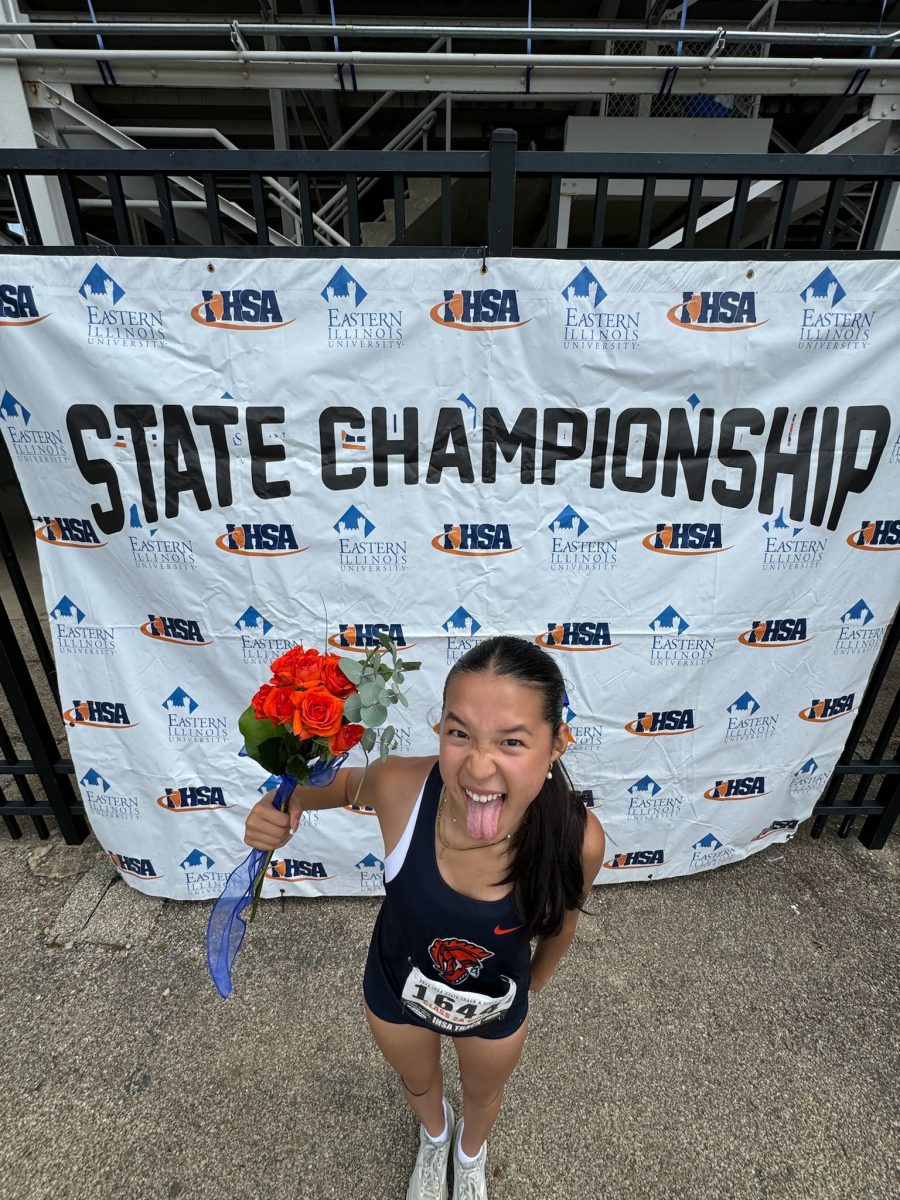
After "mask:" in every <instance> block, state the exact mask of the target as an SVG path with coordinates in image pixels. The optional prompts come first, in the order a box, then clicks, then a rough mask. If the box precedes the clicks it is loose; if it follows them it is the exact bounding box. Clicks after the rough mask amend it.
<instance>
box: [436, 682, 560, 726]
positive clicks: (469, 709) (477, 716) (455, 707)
mask: <svg viewBox="0 0 900 1200" xmlns="http://www.w3.org/2000/svg"><path fill="white" fill-rule="evenodd" d="M444 710H445V712H452V713H453V714H454V715H455V716H457V717H461V718H462V719H463V720H464V721H467V722H468V721H471V722H473V723H476V722H477V723H478V724H482V725H486V726H491V727H494V728H498V729H503V728H510V727H511V726H513V725H527V726H530V727H535V726H537V725H542V724H544V723H545V722H544V696H543V692H542V691H541V689H540V688H538V687H534V686H533V685H530V684H527V683H522V682H520V681H519V680H518V679H515V678H514V677H512V676H510V675H494V674H493V673H491V672H487V671H484V672H477V673H474V672H462V671H461V672H459V673H458V674H456V675H453V676H451V678H450V679H449V680H448V681H447V695H446V703H445V705H444Z"/></svg>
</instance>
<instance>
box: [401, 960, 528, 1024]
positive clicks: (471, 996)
mask: <svg viewBox="0 0 900 1200" xmlns="http://www.w3.org/2000/svg"><path fill="white" fill-rule="evenodd" d="M503 978H504V979H506V981H507V983H508V984H509V988H508V990H507V992H506V994H505V995H503V996H483V995H479V993H478V992H464V991H463V990H462V989H461V988H454V987H450V985H449V984H446V983H436V982H435V981H434V980H433V979H429V978H428V977H427V976H426V975H423V974H422V972H421V971H420V970H419V968H418V967H413V969H412V970H411V971H410V973H409V975H407V977H406V983H405V984H404V985H403V992H402V996H403V1002H404V1004H405V1005H406V1006H407V1008H409V1009H411V1010H412V1011H413V1012H414V1013H415V1014H416V1016H417V1017H421V1018H422V1019H423V1020H425V1021H428V1022H429V1023H430V1024H431V1025H433V1026H434V1027H435V1028H436V1029H439V1030H441V1032H443V1033H459V1032H461V1031H464V1030H469V1029H475V1028H477V1027H478V1026H479V1025H485V1024H486V1023H487V1022H488V1021H496V1019H497V1018H498V1017H502V1016H503V1014H504V1013H505V1012H507V1011H508V1010H509V1009H510V1008H511V1007H512V1005H513V1001H514V1000H515V998H516V985H515V982H514V981H513V980H512V979H509V978H507V976H505V975H504V976H503Z"/></svg>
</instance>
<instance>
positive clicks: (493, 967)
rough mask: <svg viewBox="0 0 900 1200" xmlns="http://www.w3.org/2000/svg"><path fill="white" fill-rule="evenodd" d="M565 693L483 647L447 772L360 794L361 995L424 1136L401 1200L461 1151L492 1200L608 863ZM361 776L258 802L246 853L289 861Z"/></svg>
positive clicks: (537, 660) (460, 667)
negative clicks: (585, 796) (452, 1052)
mask: <svg viewBox="0 0 900 1200" xmlns="http://www.w3.org/2000/svg"><path fill="white" fill-rule="evenodd" d="M563 695H564V687H563V680H562V676H561V675H560V673H559V669H558V668H557V666H556V664H555V662H554V661H553V659H552V658H551V656H550V655H549V654H547V653H545V652H544V651H543V650H540V649H538V647H537V646H535V645H534V644H533V643H531V642H526V641H524V640H522V639H519V638H513V637H497V638H490V639H487V640H485V641H484V642H482V643H480V644H479V645H478V646H476V647H475V648H473V649H472V650H470V651H469V652H468V653H467V654H465V655H464V656H463V657H462V658H461V659H460V660H459V661H458V662H457V663H455V664H454V666H453V667H452V668H451V670H450V673H449V675H448V676H447V681H446V683H445V685H444V702H443V711H442V715H441V723H440V754H439V756H438V757H437V758H434V757H430V758H393V757H391V758H388V759H387V760H386V761H384V762H379V763H376V764H374V765H373V766H372V767H371V768H370V769H369V771H368V773H367V774H366V776H365V778H364V780H363V785H362V792H361V794H360V797H359V802H360V803H365V804H368V805H371V807H372V808H374V809H375V811H376V813H377V814H378V820H379V822H380V824H381V832H382V836H383V838H384V846H385V851H386V855H385V872H384V883H385V892H386V899H385V901H384V904H383V905H382V908H381V910H380V912H379V914H378V918H377V920H376V923H375V929H374V932H373V934H372V942H371V946H370V948H369V955H368V959H367V962H366V970H365V978H364V982H363V992H364V995H365V1011H366V1017H367V1019H368V1022H369V1025H370V1027H371V1030H372V1035H373V1037H374V1038H375V1041H376V1042H377V1044H378V1047H379V1049H380V1050H381V1052H382V1054H383V1055H384V1057H385V1058H386V1059H387V1061H388V1062H389V1063H390V1065H391V1066H392V1067H393V1068H394V1070H395V1071H396V1072H397V1074H398V1075H399V1077H400V1083H401V1086H402V1089H403V1094H404V1096H405V1097H406V1100H407V1102H408V1103H409V1106H410V1107H411V1108H412V1110H413V1112H414V1113H415V1114H416V1116H417V1117H418V1118H419V1121H420V1122H421V1128H420V1132H419V1153H418V1158H417V1159H416V1165H415V1170H414V1171H413V1174H412V1178H411V1179H410V1182H409V1188H408V1190H407V1200H446V1197H447V1168H448V1160H449V1159H450V1157H451V1150H452V1157H453V1175H454V1182H453V1200H486V1197H487V1190H486V1184H485V1158H486V1152H487V1148H486V1145H485V1143H486V1141H487V1137H488V1134H489V1133H490V1131H491V1129H492V1127H493V1125H494V1122H495V1121H496V1119H497V1115H498V1113H499V1111H500V1104H501V1102H502V1099H503V1088H504V1085H505V1084H506V1081H507V1079H508V1078H509V1077H510V1075H511V1074H512V1071H513V1069H514V1067H515V1065H516V1063H517V1062H518V1061H519V1056H520V1055H521V1053H522V1045H523V1043H524V1041H525V1031H526V1028H527V1024H528V1021H527V1013H528V992H529V989H530V990H531V991H533V992H538V991H540V990H541V988H543V987H544V986H545V985H546V984H547V981H548V980H549V979H550V976H551V975H552V974H553V971H554V968H555V967H556V964H557V963H558V962H559V960H560V958H561V957H562V955H563V953H564V952H565V949H566V947H567V946H568V945H569V943H570V942H571V940H572V937H573V934H574V932H575V922H576V921H577V919H578V915H579V911H580V908H581V904H582V902H583V900H584V899H585V898H586V896H587V894H588V892H589V890H590V887H591V884H592V883H593V881H594V878H595V877H596V875H597V872H598V870H599V869H600V864H601V862H602V860H603V848H604V837H603V830H602V828H601V826H600V824H599V822H598V821H596V820H595V819H594V818H593V817H588V815H587V813H586V811H585V808H584V806H583V804H582V803H581V801H580V800H579V799H578V798H577V797H576V796H575V794H574V792H573V791H572V787H571V784H570V783H569V781H568V779H567V777H566V774H565V772H564V770H563V768H562V765H561V764H560V763H559V758H560V756H561V755H562V754H563V752H564V751H565V748H566V742H567V733H568V731H567V728H566V726H565V725H564V724H563V723H562V721H561V713H562V709H563ZM360 775H361V771H360V770H358V769H345V770H343V771H341V772H339V774H338V776H337V778H336V780H335V782H334V783H333V784H332V785H331V786H330V787H327V788H305V789H298V790H297V791H296V792H295V793H294V795H293V797H292V798H291V801H290V805H289V809H288V811H287V812H284V813H281V812H278V811H276V810H275V809H274V808H273V807H272V805H271V797H270V796H269V797H264V798H263V799H262V800H261V801H260V802H259V803H258V804H257V805H255V807H254V808H253V810H252V812H251V813H250V816H249V817H248V819H247V830H246V835H245V840H246V842H247V843H248V844H249V845H251V846H255V847H257V848H258V849H260V850H274V849H277V848H278V847H279V846H283V845H284V844H285V843H286V842H287V841H288V839H289V838H290V836H291V834H292V833H293V832H294V831H295V830H296V828H297V825H298V823H299V820H300V813H301V811H302V810H303V809H304V808H317V809H322V808H338V807H340V806H342V805H345V804H348V803H352V802H353V799H354V796H355V794H356V789H357V786H358V785H359V782H360ZM535 939H536V946H535V949H534V952H533V953H532V951H531V942H532V940H535ZM442 1035H449V1036H451V1037H453V1039H454V1046H455V1049H456V1053H457V1058H458V1060H459V1071H460V1078H461V1082H462V1094H463V1114H462V1120H461V1121H460V1122H459V1124H458V1125H457V1124H456V1123H455V1120H454V1114H453V1112H452V1110H451V1108H450V1106H449V1104H448V1103H447V1101H446V1100H445V1099H444V1098H443V1078H442V1075H441V1058H440V1038H441V1036H442Z"/></svg>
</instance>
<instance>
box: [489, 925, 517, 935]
mask: <svg viewBox="0 0 900 1200" xmlns="http://www.w3.org/2000/svg"><path fill="white" fill-rule="evenodd" d="M521 928H522V926H521V925H513V926H512V928H511V929H501V928H500V926H499V925H495V926H494V933H496V934H497V935H498V937H499V936H502V935H503V934H504V933H515V932H516V930H517V929H521Z"/></svg>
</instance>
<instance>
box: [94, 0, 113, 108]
mask: <svg viewBox="0 0 900 1200" xmlns="http://www.w3.org/2000/svg"><path fill="white" fill-rule="evenodd" d="M87 7H88V12H89V13H90V16H91V20H92V21H93V22H94V24H95V25H96V24H97V23H98V22H97V14H96V13H95V12H94V6H93V4H92V3H91V0H87ZM95 36H96V38H97V45H98V46H99V47H100V49H101V50H105V49H106V47H105V46H104V45H103V38H102V37H101V36H100V34H99V33H98V34H96V35H95ZM97 70H98V71H99V72H100V78H101V80H102V81H103V83H105V84H107V86H112V87H115V84H116V77H115V75H114V74H113V69H112V63H111V62H110V61H109V59H108V58H98V59H97Z"/></svg>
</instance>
